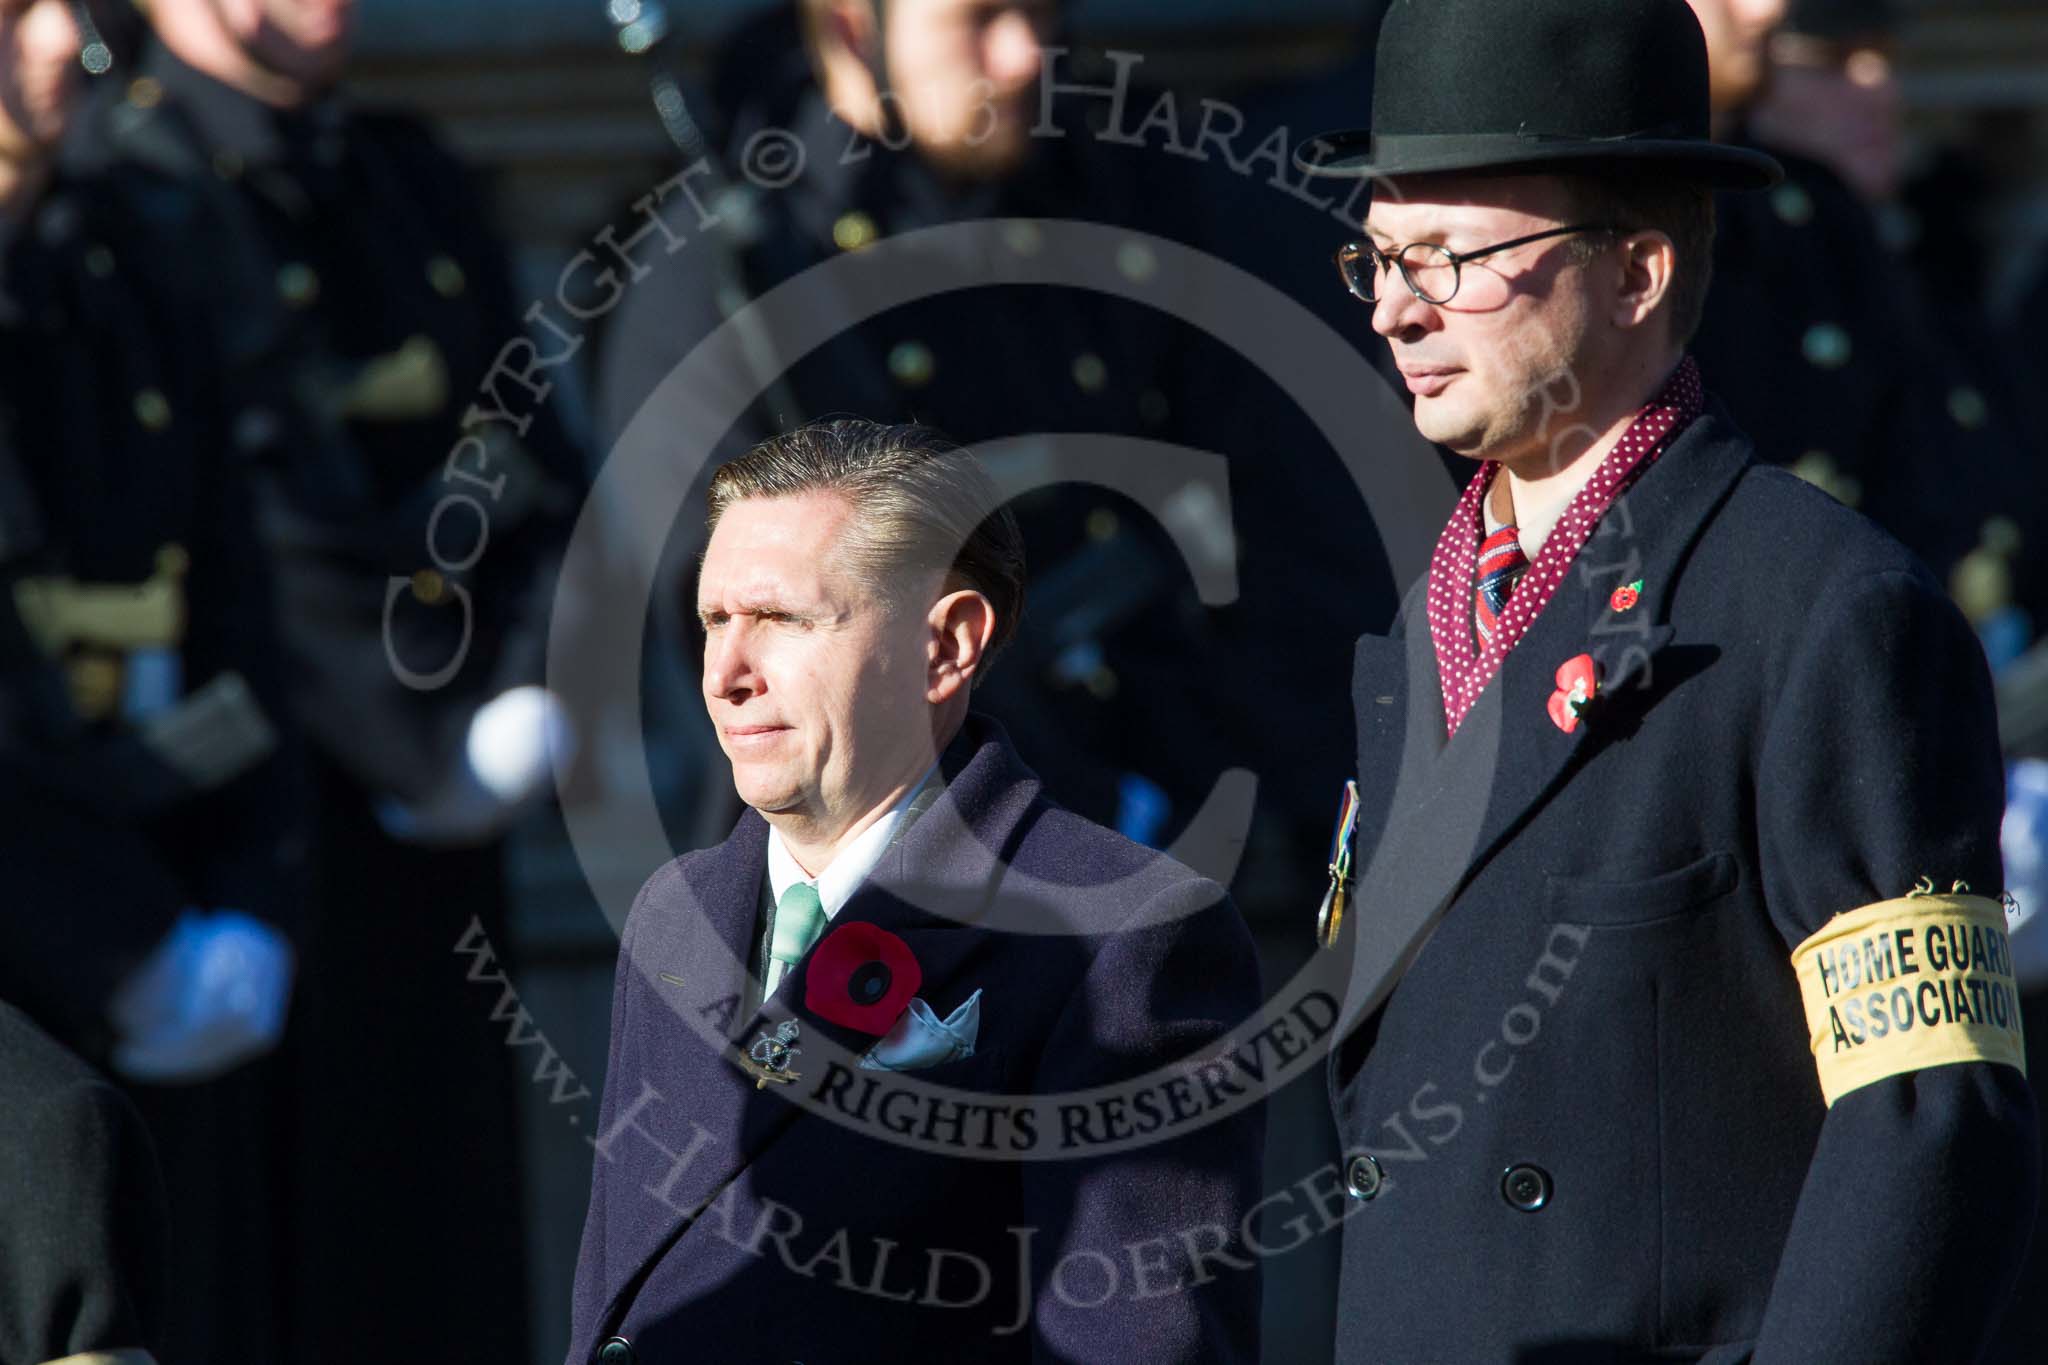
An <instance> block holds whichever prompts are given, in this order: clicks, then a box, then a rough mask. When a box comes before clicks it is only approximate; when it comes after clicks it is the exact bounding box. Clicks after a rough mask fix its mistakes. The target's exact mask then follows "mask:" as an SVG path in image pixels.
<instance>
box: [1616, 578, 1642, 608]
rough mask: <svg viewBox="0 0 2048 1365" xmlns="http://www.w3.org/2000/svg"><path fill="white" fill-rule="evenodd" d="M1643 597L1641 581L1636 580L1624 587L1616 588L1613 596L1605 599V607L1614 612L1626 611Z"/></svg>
mask: <svg viewBox="0 0 2048 1365" xmlns="http://www.w3.org/2000/svg"><path fill="white" fill-rule="evenodd" d="M1642 597H1643V580H1642V579H1640V578H1638V579H1637V580H1636V581H1635V582H1633V583H1630V584H1629V585H1627V586H1626V587H1621V588H1616V589H1615V590H1614V595H1613V596H1612V597H1610V598H1608V599H1607V605H1608V606H1609V607H1611V608H1612V609H1613V610H1615V611H1627V610H1628V609H1629V608H1630V607H1632V606H1634V605H1635V604H1636V603H1637V602H1639V601H1641V600H1642Z"/></svg>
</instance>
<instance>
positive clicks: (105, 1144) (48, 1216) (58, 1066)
mask: <svg viewBox="0 0 2048 1365" xmlns="http://www.w3.org/2000/svg"><path fill="white" fill-rule="evenodd" d="M0 1189H5V1190H7V1191H8V1196H9V1197H8V1202H7V1216H6V1217H5V1218H0V1266H4V1267H5V1268H6V1273H5V1274H4V1275H0V1360H5V1361H9V1362H13V1361H31V1362H34V1361H54V1360H71V1361H74V1362H77V1361H86V1362H92V1361H98V1362H101V1365H106V1362H115V1361H118V1362H123V1363H124V1365H150V1362H151V1361H152V1357H151V1356H149V1355H147V1354H140V1355H131V1354H130V1352H141V1351H143V1350H145V1349H146V1348H148V1347H152V1346H155V1345H156V1344H157V1342H158V1338H159V1336H160V1334H161V1331H162V1323H163V1320H164V1316H165V1308H166V1303H167V1301H168V1299H169V1298H170V1286H169V1279H170V1276H169V1271H170V1259H171V1258H170V1254H169V1252H170V1248H169V1246H168V1245H167V1243H168V1238H167V1237H166V1236H165V1233H164V1223H165V1213H164V1188H163V1177H162V1176H161V1175H160V1174H159V1173H158V1171H157V1164H156V1156H155V1154H154V1153H153V1152H152V1151H151V1150H150V1142H149V1135H148V1133H146V1132H144V1131H143V1127H142V1121H141V1120H140V1119H139V1118H138V1117H137V1116H136V1114H135V1111H134V1109H133V1108H131V1107H130V1106H129V1104H128V1102H127V1101H126V1100H124V1099H123V1098H122V1097H121V1095H120V1092H118V1091H116V1090H115V1089H114V1087H112V1086H111V1085H108V1084H107V1082H106V1080H105V1079H104V1078H103V1077H101V1076H100V1075H99V1074H98V1073H96V1072H94V1071H93V1070H92V1068H90V1067H88V1066H86V1065H85V1063H84V1062H82V1061H81V1060H79V1058H77V1057H76V1056H74V1055H73V1054H71V1053H69V1052H67V1051H65V1050H64V1049H63V1048H62V1047H59V1046H58V1045H57V1044H56V1043H55V1042H54V1041H53V1040H52V1039H51V1038H50V1037H49V1035H48V1034H46V1033H44V1032H43V1031H42V1030H41V1029H38V1028H37V1027H36V1026H35V1025H34V1023H33V1022H31V1021H30V1020H29V1019H28V1017H27V1016H25V1015H24V1014H22V1012H21V1011H20V1010H17V1009H15V1008H14V1007H13V1006H12V1005H9V1004H7V1003H6V1002H5V1001H0ZM88 1352H110V1353H112V1352H118V1353H119V1354H118V1355H116V1354H104V1355H88V1354H86V1353H88Z"/></svg>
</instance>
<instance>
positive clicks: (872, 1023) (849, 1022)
mask: <svg viewBox="0 0 2048 1365" xmlns="http://www.w3.org/2000/svg"><path fill="white" fill-rule="evenodd" d="M923 984H924V971H923V969H922V968H920V967H919V966H918V965H917V958H916V957H914V956H913V955H912V954H911V951H910V946H909V945H908V944H906V943H905V942H904V941H903V940H902V939H900V938H898V937H896V935H894V934H892V933H890V932H889V931H888V930H887V929H877V928H876V927H875V926H874V925H872V924H863V923H861V922H860V921H858V920H854V921H850V922H848V923H846V924H842V925H840V926H839V927H838V928H836V929H834V930H833V931H832V932H831V933H829V934H827V935H825V937H824V938H822V939H820V940H818V946H817V947H815V948H813V949H812V950H811V961H810V965H809V966H808V967H807V968H806V969H805V971H804V1008H805V1009H807V1010H809V1011H810V1012H811V1013H812V1014H815V1015H817V1016H818V1017H819V1018H820V1019H823V1020H826V1021H827V1022H829V1023H834V1024H838V1025H840V1026H841V1027H843V1028H850V1029H856V1030H858V1031H860V1032H862V1033H872V1034H874V1035H875V1036H877V1037H880V1036H881V1035H882V1034H884V1033H887V1032H888V1031H889V1030H890V1029H891V1028H892V1027H894V1025H895V1023H896V1019H897V1016H898V1015H900V1014H902V1013H903V1011H904V1009H905V1008H906V1007H907V1006H908V1005H909V1004H910V998H911V997H912V996H914V995H916V994H917V988H918V987H919V986H921V985H923Z"/></svg>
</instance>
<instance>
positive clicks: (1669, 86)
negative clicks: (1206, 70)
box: [1294, 0, 1784, 189]
mask: <svg viewBox="0 0 2048 1365" xmlns="http://www.w3.org/2000/svg"><path fill="white" fill-rule="evenodd" d="M1708 108H1709V106H1708V103H1707V40H1706V37H1705V35H1703V34H1702V33H1701V32H1700V25H1699V20H1697V19H1695V18H1694V17H1693V13H1692V7H1691V6H1690V5H1688V4H1686V2H1685V0H1394V3H1393V4H1392V5H1391V6H1390V7H1389V8H1388V10H1387V17H1386V21H1385V22H1384V23H1383V24H1381V26H1380V39H1379V51H1378V53H1377V56H1376V58H1375V61H1374V68H1373V95H1372V127H1370V128H1359V129H1353V130H1349V131H1346V132H1338V133H1324V134H1323V135H1322V136H1321V137H1317V138H1313V139H1311V140H1310V141H1308V142H1307V143H1305V144H1303V145H1302V147H1301V148H1300V150H1298V151H1296V152H1295V154H1294V159H1295V164H1296V165H1298V166H1300V167H1301V169H1302V170H1304V171H1307V172H1309V173H1311V174H1314V175H1327V176H1344V177H1348V178H1351V179H1363V178H1371V179H1375V180H1377V179H1383V178H1390V177H1395V176H1403V175H1423V174H1428V173H1432V172H1438V171H1479V170H1539V169H1552V168H1555V169H1559V170H1564V169H1572V168H1578V167H1586V168H1589V169H1590V168H1591V167H1592V166H1593V165H1597V164H1600V163H1606V164H1609V165H1623V166H1631V167H1642V168H1644V169H1650V168H1652V167H1654V168H1657V169H1660V170H1666V171H1670V172H1674V173H1678V174H1682V175H1685V176H1688V177H1690V178H1693V179H1696V180H1699V181H1702V182H1704V183H1706V184H1710V185H1715V186H1719V187H1722V188H1727V189H1763V188H1765V187H1767V186H1770V185H1774V184H1776V183H1777V182H1778V181H1779V180H1781V179H1783V178H1784V171H1783V170H1782V169H1781V168H1780V167H1779V165H1778V163H1777V162H1776V161H1774V160H1772V159H1771V158H1770V157H1768V156H1766V155H1764V154H1763V153H1762V152H1757V151H1752V150H1750V149H1748V148H1745V147H1728V146H1723V145H1721V144H1720V143H1717V142H1715V141H1714V140H1713V138H1712V136H1711V135H1710V133H1709V131H1708V122H1707V120H1708Z"/></svg>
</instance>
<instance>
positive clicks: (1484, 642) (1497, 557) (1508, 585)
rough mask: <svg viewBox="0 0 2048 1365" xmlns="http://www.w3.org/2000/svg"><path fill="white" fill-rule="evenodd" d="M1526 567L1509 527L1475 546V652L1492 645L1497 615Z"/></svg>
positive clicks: (1497, 623) (1497, 626)
mask: <svg viewBox="0 0 2048 1365" xmlns="http://www.w3.org/2000/svg"><path fill="white" fill-rule="evenodd" d="M1528 567H1529V557H1528V556H1527V555H1525V554H1523V553H1522V542H1521V540H1520V539H1519V538H1517V536H1516V534H1515V528H1514V527H1512V526H1503V527H1501V528H1500V529H1499V530H1498V531H1495V532H1494V533H1493V534H1492V535H1490V536H1488V537H1487V538H1486V539H1485V540H1483V541H1481V542H1480V544H1479V590H1478V592H1477V593H1475V594H1474V595H1473V603H1472V612H1473V617H1472V619H1473V624H1474V626H1476V627H1477V629H1478V632H1479V648H1480V649H1481V651H1484V650H1485V649H1486V648H1487V647H1488V646H1490V645H1491V644H1492V643H1493V637H1494V635H1495V633H1496V632H1497V631H1498V630H1499V629H1500V614H1501V612H1502V611H1503V610H1504V609H1505V608H1506V607H1507V604H1508V594H1509V593H1511V592H1513V591H1514V590H1515V584H1516V583H1518V582H1520V581H1521V578H1522V574H1523V572H1524V571H1525V570H1527V569H1528Z"/></svg>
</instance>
